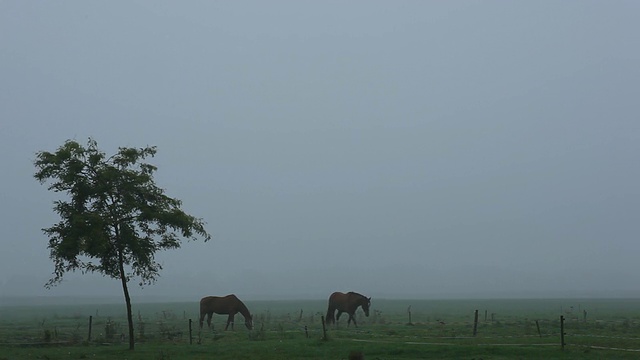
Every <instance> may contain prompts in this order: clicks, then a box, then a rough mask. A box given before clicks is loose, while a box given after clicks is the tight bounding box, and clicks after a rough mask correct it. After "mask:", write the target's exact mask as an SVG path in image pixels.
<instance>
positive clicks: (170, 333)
mask: <svg viewBox="0 0 640 360" xmlns="http://www.w3.org/2000/svg"><path fill="white" fill-rule="evenodd" d="M245 303H246V305H247V306H248V307H249V309H250V310H251V312H252V313H253V317H254V325H255V328H254V329H253V330H252V331H249V330H247V329H246V328H245V327H244V324H243V319H242V316H241V315H240V314H238V315H237V316H236V324H235V329H234V330H233V331H223V329H224V325H225V322H226V316H222V315H215V316H214V319H213V324H214V326H213V329H206V328H205V329H204V330H203V331H202V332H200V331H199V330H198V313H197V312H198V301H194V302H189V303H153V304H151V303H150V304H136V303H135V302H134V304H133V305H134V309H133V311H134V315H135V319H134V323H135V326H136V329H135V330H136V350H134V351H129V350H127V349H128V343H127V339H126V338H124V336H125V335H126V334H127V333H128V330H127V322H126V317H125V307H124V303H123V304H105V305H56V306H35V305H33V306H20V305H11V306H8V305H3V306H0V360H4V359H141V360H142V359H212V358H215V359H265V360H266V359H348V358H349V357H350V355H351V356H352V357H353V358H358V357H357V356H358V355H361V357H360V358H364V359H485V360H486V359H605V358H606V359H610V358H615V359H635V358H638V357H639V356H640V300H587V299H584V300H567V299H561V300H384V299H375V298H374V299H373V300H372V308H371V313H370V316H369V317H368V318H367V317H365V316H364V314H363V313H362V311H361V310H359V312H358V314H357V320H358V325H359V326H358V327H357V328H355V327H353V325H352V326H350V327H347V325H346V321H347V316H346V314H344V315H343V317H342V318H341V319H340V322H339V323H338V325H337V326H331V327H328V328H327V329H326V336H327V339H326V340H325V339H324V332H323V328H322V316H324V315H325V311H326V300H308V301H303V300H301V301H245ZM409 310H410V313H409ZM476 310H478V323H477V327H476V335H475V336H474V335H473V329H474V318H475V313H476ZM409 316H411V318H409ZM560 316H563V317H564V318H565V321H564V331H565V333H566V335H565V343H566V345H565V348H564V350H563V349H562V347H561V341H560ZM90 317H91V323H92V326H91V340H89V318H90ZM190 319H191V320H192V322H191V330H192V332H191V339H190V332H189V323H190V322H189V320H190ZM205 326H206V325H205Z"/></svg>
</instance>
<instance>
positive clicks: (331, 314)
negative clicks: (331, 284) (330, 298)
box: [325, 304, 336, 324]
mask: <svg viewBox="0 0 640 360" xmlns="http://www.w3.org/2000/svg"><path fill="white" fill-rule="evenodd" d="M335 313H336V309H334V308H332V307H331V304H329V308H328V309H327V316H325V319H326V320H325V322H326V323H327V324H334V323H335V322H336V318H335Z"/></svg>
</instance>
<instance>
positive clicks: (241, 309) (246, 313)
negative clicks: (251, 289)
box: [238, 300, 250, 319]
mask: <svg viewBox="0 0 640 360" xmlns="http://www.w3.org/2000/svg"><path fill="white" fill-rule="evenodd" d="M238 302H239V304H238V311H239V312H240V314H242V316H244V317H245V318H246V319H249V316H250V314H249V309H247V306H246V305H245V304H244V303H243V302H242V301H240V300H238Z"/></svg>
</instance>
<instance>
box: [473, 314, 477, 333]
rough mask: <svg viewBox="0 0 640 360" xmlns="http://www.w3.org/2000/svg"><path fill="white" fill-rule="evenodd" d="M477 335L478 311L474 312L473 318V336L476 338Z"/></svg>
mask: <svg viewBox="0 0 640 360" xmlns="http://www.w3.org/2000/svg"><path fill="white" fill-rule="evenodd" d="M477 333H478V310H476V312H475V315H474V316H473V336H476V334H477Z"/></svg>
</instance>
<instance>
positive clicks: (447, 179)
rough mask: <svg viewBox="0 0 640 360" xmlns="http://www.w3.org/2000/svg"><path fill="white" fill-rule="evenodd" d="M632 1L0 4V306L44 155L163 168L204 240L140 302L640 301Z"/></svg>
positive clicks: (35, 227)
mask: <svg viewBox="0 0 640 360" xmlns="http://www.w3.org/2000/svg"><path fill="white" fill-rule="evenodd" d="M638 14H640V3H639V2H637V1H484V2H479V1H437V2H436V1H335V2H332V1H269V2H264V1H219V2H212V1H180V2H175V1H126V2H125V1H110V2H90V1H64V2H31V1H28V2H27V1H0V64H2V65H1V66H0V84H1V85H0V151H1V152H2V154H3V157H2V159H3V160H2V169H3V171H2V187H1V189H0V204H1V205H0V229H1V230H0V246H1V249H2V251H1V252H0V296H14V295H15V296H18V295H20V296H22V295H70V296H77V295H99V296H106V295H113V296H121V289H120V286H119V283H118V282H117V281H116V280H111V279H103V278H102V277H100V276H99V275H81V274H71V275H69V276H67V277H66V280H65V281H64V282H63V283H62V284H61V285H59V286H58V287H56V288H54V289H52V290H46V289H44V288H43V284H44V283H45V282H46V281H47V280H48V279H49V277H50V275H51V272H52V270H53V263H52V261H51V260H50V259H49V253H48V250H47V248H46V245H47V238H46V237H45V236H44V234H43V233H42V231H41V229H42V228H44V227H49V226H51V225H52V224H53V223H55V222H56V221H57V220H58V218H57V216H56V215H55V214H54V213H53V210H52V200H53V199H54V197H55V196H54V194H53V193H50V192H48V191H47V190H46V187H45V186H41V185H40V184H39V183H38V182H37V181H35V180H34V179H33V173H34V171H35V168H34V166H33V160H34V158H35V153H36V152H37V151H40V150H46V151H54V150H55V149H57V147H59V146H60V145H62V143H63V142H64V141H65V140H67V139H75V140H77V141H79V142H82V143H86V140H87V138H88V137H93V138H94V139H96V140H97V141H98V145H99V146H100V148H101V149H102V150H103V151H105V152H106V153H107V154H112V153H114V152H115V151H116V149H117V147H118V146H136V147H139V146H145V145H156V146H158V155H157V156H156V158H154V159H152V161H151V162H152V163H154V164H156V165H157V166H158V167H159V170H158V172H157V175H156V181H157V183H158V185H159V186H161V187H163V188H165V189H166V190H167V194H168V195H169V196H172V197H177V198H179V199H181V200H183V209H184V210H185V211H187V212H188V213H190V214H192V215H195V216H197V217H202V218H203V219H204V220H205V221H206V222H207V229H208V230H209V231H210V232H211V233H212V234H213V236H214V239H213V240H212V241H211V242H208V243H202V242H187V243H185V244H184V246H183V247H182V248H181V249H179V250H174V251H169V252H164V253H161V254H159V256H158V258H159V259H160V260H161V262H162V263H163V265H164V270H163V272H162V273H161V278H160V280H159V281H158V282H157V283H156V284H155V285H153V286H150V287H147V288H144V289H140V288H138V287H137V285H136V284H137V283H136V282H132V286H133V288H132V291H133V294H134V296H138V297H142V296H161V295H162V296H174V297H181V298H185V299H191V298H193V299H197V298H199V297H200V296H202V295H223V294H228V293H236V294H238V295H239V296H241V297H251V298H256V299H259V298H293V297H308V298H324V297H325V296H328V295H329V293H330V292H332V291H336V290H340V291H348V290H354V291H358V292H362V293H364V294H367V295H369V296H375V297H416V296H419V297H425V298H434V297H451V296H483V297H486V296H490V297H502V296H518V297H527V296H640V291H639V290H640V289H639V288H638V286H639V284H640V271H638V254H639V253H640V242H639V241H638V238H637V237H638V223H639V220H640V219H639V215H640V210H639V204H640V191H639V189H638V184H639V183H640V167H639V166H638V154H640V141H639V140H640V121H639V120H640V119H639V118H638V114H639V113H640V111H639V109H638V94H639V93H640V91H639V90H640V89H639V84H640V37H638V34H640V23H639V22H638V21H637V20H638Z"/></svg>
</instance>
